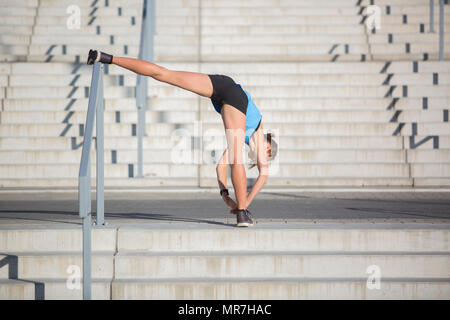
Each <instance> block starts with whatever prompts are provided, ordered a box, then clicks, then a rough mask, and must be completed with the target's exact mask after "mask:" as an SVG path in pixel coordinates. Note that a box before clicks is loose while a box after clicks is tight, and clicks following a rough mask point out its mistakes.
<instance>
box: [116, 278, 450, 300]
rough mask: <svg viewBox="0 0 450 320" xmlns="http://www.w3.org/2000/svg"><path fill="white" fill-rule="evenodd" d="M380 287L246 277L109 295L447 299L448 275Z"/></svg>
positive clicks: (123, 284) (127, 287) (149, 285)
mask: <svg viewBox="0 0 450 320" xmlns="http://www.w3.org/2000/svg"><path fill="white" fill-rule="evenodd" d="M382 283H383V284H382V286H381V289H380V290H370V289H367V279H366V278H364V279H354V280H344V281H342V280H341V281H339V280H337V279H298V278H297V279H296V278H294V279H280V280H277V279H267V278H264V279H246V280H241V281H240V280H234V281H232V280H228V279H227V280H225V281H223V280H222V281H220V280H219V279H214V280H211V281H205V280H202V279H200V278H194V279H182V280H178V281H171V280H166V281H141V280H134V281H129V280H126V281H114V283H113V285H112V292H113V293H112V296H113V299H118V300H119V299H127V300H128V299H177V300H178V299H189V300H191V299H194V300H195V299H200V300H206V299H223V300H228V299H232V300H234V299H236V300H253V299H256V300H266V299H269V300H279V299H280V300H284V299H294V300H297V299H314V300H316V299H337V300H340V299H345V300H347V299H349V300H350V299H351V300H354V299H419V300H420V299H447V298H448V296H449V294H450V283H449V281H448V279H442V281H429V280H424V281H420V282H419V281H414V280H409V279H404V280H403V279H392V280H391V279H388V280H387V279H384V280H383V282H382Z"/></svg>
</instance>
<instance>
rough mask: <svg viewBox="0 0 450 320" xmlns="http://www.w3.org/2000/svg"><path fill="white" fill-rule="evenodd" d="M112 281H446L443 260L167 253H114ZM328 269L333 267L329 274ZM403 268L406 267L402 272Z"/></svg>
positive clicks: (435, 257) (405, 256)
mask: <svg viewBox="0 0 450 320" xmlns="http://www.w3.org/2000/svg"><path fill="white" fill-rule="evenodd" d="M114 261H115V265H114V269H115V279H117V280H126V279H128V280H137V279H139V280H153V281H154V280H156V279H165V280H166V281H167V280H169V279H173V280H175V279H177V278H187V279H188V278H197V277H198V275H199V274H201V275H202V278H203V279H204V280H206V279H210V280H213V279H217V278H218V279H223V280H224V279H226V278H238V279H239V278H240V279H243V280H244V279H248V278H269V279H273V280H275V279H277V278H337V279H349V278H353V279H354V278H364V277H366V276H367V273H366V270H367V268H368V266H370V265H377V266H378V267H379V268H380V270H382V275H383V278H410V279H411V280H412V279H414V278H419V279H420V278H428V279H433V278H437V279H439V278H448V279H449V281H450V271H449V269H448V264H449V263H450V256H449V255H448V254H436V255H431V254H427V253H425V254H420V255H410V254H408V253H405V254H388V255H384V254H382V253H380V254H378V253H377V254H376V255H371V254H370V253H366V252H364V253H360V254H357V253H354V254H350V255H349V254H346V253H342V254H333V253H329V254H327V253H323V254H314V253H312V254H311V253H306V254H304V253H302V252H286V253H285V252H281V251H279V252H270V251H268V252H251V251H250V252H249V251H246V250H245V249H244V250H240V251H238V252H225V251H224V252H217V253H205V252H189V253H186V252H180V253H176V252H170V253H167V254H157V253H130V254H128V253H125V254H123V253H120V252H119V254H117V255H116V256H115V260H114ZM329 266H333V267H332V268H330V267H329ZM405 266H410V268H408V270H405V268H404V267H405Z"/></svg>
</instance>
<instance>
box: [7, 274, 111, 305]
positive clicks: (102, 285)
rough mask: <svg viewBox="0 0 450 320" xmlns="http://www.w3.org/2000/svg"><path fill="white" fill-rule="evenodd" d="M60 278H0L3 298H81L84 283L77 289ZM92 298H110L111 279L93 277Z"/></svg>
mask: <svg viewBox="0 0 450 320" xmlns="http://www.w3.org/2000/svg"><path fill="white" fill-rule="evenodd" d="M71 288H72V287H69V286H68V285H67V280H66V279H64V280H59V279H32V280H28V279H20V278H19V279H7V280H3V279H0V299H1V300H81V299H83V291H82V289H81V288H82V285H81V286H80V288H78V289H76V288H73V289H71ZM91 292H92V299H93V300H110V299H111V295H110V292H111V281H110V280H102V279H99V280H98V279H92V286H91Z"/></svg>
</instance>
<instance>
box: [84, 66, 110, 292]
mask: <svg viewBox="0 0 450 320" xmlns="http://www.w3.org/2000/svg"><path fill="white" fill-rule="evenodd" d="M99 109H100V110H99ZM96 113H97V221H98V223H100V222H101V221H102V220H103V222H102V224H104V218H103V214H104V212H103V211H104V197H103V191H104V190H103V170H104V168H103V165H104V164H103V72H102V65H101V63H100V62H96V63H94V68H93V71H92V81H91V87H90V92H89V105H88V111H87V116H86V126H85V130H84V139H83V149H82V153H81V162H80V172H79V174H78V208H79V215H80V217H81V218H82V219H83V229H82V232H83V236H82V238H83V240H82V241H83V243H82V250H83V299H85V300H90V299H91V262H92V261H91V254H92V252H91V249H92V248H91V247H92V245H91V236H92V223H91V212H92V206H91V203H92V201H91V157H90V152H91V143H92V138H93V137H92V136H93V131H94V121H95V115H96ZM99 212H101V215H99Z"/></svg>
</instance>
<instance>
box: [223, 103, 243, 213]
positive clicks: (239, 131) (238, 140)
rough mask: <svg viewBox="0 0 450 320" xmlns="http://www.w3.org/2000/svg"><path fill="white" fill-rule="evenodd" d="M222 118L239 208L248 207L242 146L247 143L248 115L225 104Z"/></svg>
mask: <svg viewBox="0 0 450 320" xmlns="http://www.w3.org/2000/svg"><path fill="white" fill-rule="evenodd" d="M221 113H222V119H223V124H224V126H225V134H226V138H227V145H228V149H227V150H228V163H230V165H231V181H232V182H233V187H234V192H235V194H236V201H237V205H238V207H237V208H238V209H247V177H246V175H245V167H244V161H243V154H242V148H243V147H244V143H245V122H246V116H245V114H244V113H242V112H241V111H239V110H238V109H236V108H234V107H233V106H230V105H228V104H224V105H223V107H222V112H221Z"/></svg>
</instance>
